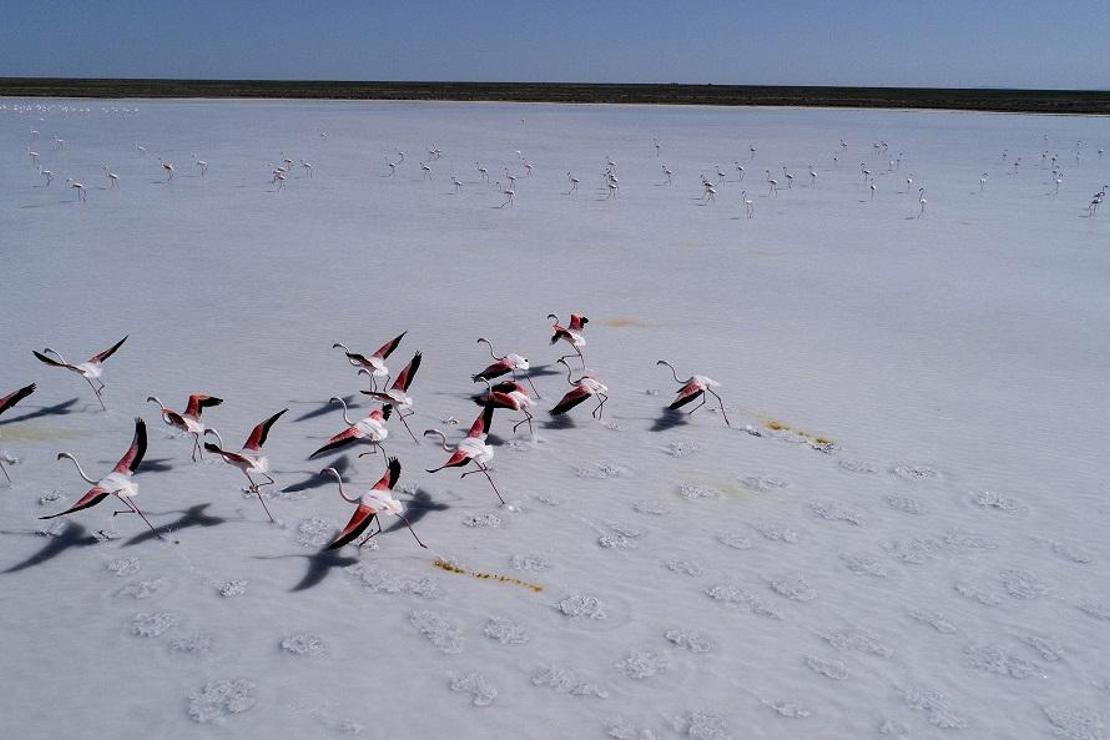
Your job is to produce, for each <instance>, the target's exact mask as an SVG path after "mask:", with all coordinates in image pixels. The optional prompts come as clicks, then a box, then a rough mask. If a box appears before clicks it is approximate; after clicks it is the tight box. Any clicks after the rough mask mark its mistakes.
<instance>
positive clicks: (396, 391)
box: [359, 352, 424, 444]
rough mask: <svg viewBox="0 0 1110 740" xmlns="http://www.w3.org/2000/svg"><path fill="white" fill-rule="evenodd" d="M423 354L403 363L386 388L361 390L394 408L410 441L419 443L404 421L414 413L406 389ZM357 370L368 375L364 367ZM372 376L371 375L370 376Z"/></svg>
mask: <svg viewBox="0 0 1110 740" xmlns="http://www.w3.org/2000/svg"><path fill="white" fill-rule="evenodd" d="M423 356H424V355H423V354H422V353H420V352H417V353H416V354H415V355H413V356H412V359H411V360H409V364H407V365H405V369H404V370H402V371H401V372H400V373H398V374H397V377H396V378H395V379H394V381H393V385H391V386H390V387H389V389H388V390H386V391H362V393H364V394H366V395H367V396H370V397H372V398H376V399H378V400H379V401H381V402H382V403H384V404H386V405H388V406H392V407H394V408H396V409H397V416H398V417H399V418H400V419H401V423H402V424H404V425H405V429H408V431H409V436H410V437H412V441H413V442H416V443H417V444H419V442H420V440H418V439H417V438H416V435H415V434H413V433H412V429H410V428H409V423H408V422H407V421H405V417H406V416H412V415H413V414H414V413H416V412H415V411H413V410H412V399H411V398H410V397H409V395H408V391H409V386H411V385H412V381H413V379H415V378H416V371H417V370H419V369H420V361H421V359H422V358H423ZM359 372H360V373H362V374H364V375H370V371H369V370H367V369H365V368H363V369H361V370H359ZM372 377H373V376H372V375H371V378H372ZM406 411H408V413H407V414H406V413H405V412H406Z"/></svg>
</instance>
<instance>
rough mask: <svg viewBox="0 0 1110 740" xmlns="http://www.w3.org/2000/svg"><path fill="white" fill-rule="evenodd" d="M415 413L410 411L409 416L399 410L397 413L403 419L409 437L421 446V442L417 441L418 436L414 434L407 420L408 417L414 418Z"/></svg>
mask: <svg viewBox="0 0 1110 740" xmlns="http://www.w3.org/2000/svg"><path fill="white" fill-rule="evenodd" d="M414 413H415V412H414V411H410V412H409V413H408V414H405V413H403V412H402V411H400V410H398V411H397V416H399V417H401V423H402V424H404V425H405V429H407V430H408V433H409V436H410V437H412V441H413V442H415V443H416V444H420V440H419V439H417V438H416V435H415V434H413V433H412V428H411V427H410V426H409V423H408V421H406V420H405V416H406V415H407V416H412V415H413V414H414Z"/></svg>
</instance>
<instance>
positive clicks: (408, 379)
mask: <svg viewBox="0 0 1110 740" xmlns="http://www.w3.org/2000/svg"><path fill="white" fill-rule="evenodd" d="M422 357H423V354H422V353H420V352H417V353H416V354H415V355H413V356H412V359H411V360H409V364H407V365H405V369H404V370H402V371H401V373H400V375H398V376H397V379H396V380H394V381H393V387H394V388H397V389H398V390H401V391H408V389H409V386H410V385H412V380H413V378H415V377H416V371H417V370H419V369H420V360H421V358H422Z"/></svg>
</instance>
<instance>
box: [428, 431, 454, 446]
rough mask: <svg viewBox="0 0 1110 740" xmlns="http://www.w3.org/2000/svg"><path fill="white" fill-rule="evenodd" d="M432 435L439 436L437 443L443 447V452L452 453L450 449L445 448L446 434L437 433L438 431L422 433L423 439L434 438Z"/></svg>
mask: <svg viewBox="0 0 1110 740" xmlns="http://www.w3.org/2000/svg"><path fill="white" fill-rule="evenodd" d="M434 435H439V443H440V444H441V445H443V451H444V452H451V451H452V450H451V448H450V447H448V446H447V435H446V434H444V433H443V432H441V431H439V430H438V429H428V430H426V431H425V432H424V436H425V437H427V436H434Z"/></svg>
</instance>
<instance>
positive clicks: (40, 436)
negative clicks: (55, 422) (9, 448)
mask: <svg viewBox="0 0 1110 740" xmlns="http://www.w3.org/2000/svg"><path fill="white" fill-rule="evenodd" d="M79 436H81V434H80V433H78V432H73V431H62V430H49V429H33V428H28V427H27V426H24V425H22V424H21V425H19V426H14V425H11V428H9V426H2V427H0V439H2V440H6V441H8V442H12V441H21V442H49V441H50V440H53V439H73V438H74V437H79Z"/></svg>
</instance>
